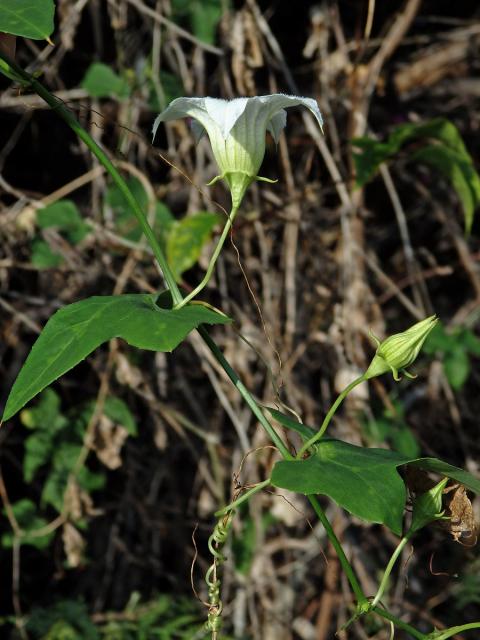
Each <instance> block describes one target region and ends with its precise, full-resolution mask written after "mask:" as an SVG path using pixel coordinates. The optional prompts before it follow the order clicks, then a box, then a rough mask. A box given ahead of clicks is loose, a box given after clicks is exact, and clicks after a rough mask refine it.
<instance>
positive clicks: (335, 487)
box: [272, 438, 406, 534]
mask: <svg viewBox="0 0 480 640" xmlns="http://www.w3.org/2000/svg"><path fill="white" fill-rule="evenodd" d="M405 462H406V460H405V458H404V457H403V456H401V455H400V454H398V453H395V452H393V451H388V450H387V449H366V448H364V447H356V446H354V445H351V444H348V443H347V442H341V441H340V440H330V439H326V438H325V439H322V440H320V442H319V444H318V445H317V448H316V452H315V454H314V455H312V456H310V458H307V459H306V460H298V461H297V460H295V461H281V462H277V464H276V465H275V467H274V469H273V473H272V484H273V485H275V486H277V487H281V488H282V489H289V490H290V491H296V492H299V493H304V494H306V495H308V494H312V493H320V494H323V495H326V496H329V497H330V498H332V500H334V501H335V502H336V503H337V504H339V505H340V506H341V507H343V508H344V509H346V510H347V511H348V512H349V513H351V514H353V515H355V516H357V517H359V518H362V519H363V520H367V521H368V522H377V523H379V524H385V525H386V526H387V527H389V528H390V529H391V530H392V531H393V532H394V533H397V534H400V533H401V531H402V516H403V509H404V505H405V500H406V490H405V485H404V483H403V481H402V479H401V478H400V476H399V475H398V473H397V469H396V468H397V466H398V465H400V464H405Z"/></svg>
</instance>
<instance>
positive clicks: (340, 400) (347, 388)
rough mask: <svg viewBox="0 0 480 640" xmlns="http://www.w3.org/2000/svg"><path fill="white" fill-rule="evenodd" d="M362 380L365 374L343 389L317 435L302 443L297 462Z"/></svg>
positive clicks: (316, 440)
mask: <svg viewBox="0 0 480 640" xmlns="http://www.w3.org/2000/svg"><path fill="white" fill-rule="evenodd" d="M364 380H365V374H362V375H361V376H360V377H358V378H355V380H354V381H353V382H351V383H350V384H349V385H348V386H347V387H345V389H344V390H343V391H342V393H341V394H340V395H339V396H338V398H337V399H336V400H335V402H334V403H333V404H332V406H331V407H330V409H329V411H328V413H327V415H326V416H325V419H324V421H323V422H322V426H321V427H320V429H319V430H318V431H317V433H316V434H315V435H314V436H312V437H311V438H310V440H307V441H306V442H305V443H304V445H303V446H302V448H301V449H300V451H299V452H298V453H297V460H301V458H302V457H303V455H304V453H305V452H306V451H308V450H309V449H310V447H311V446H312V445H314V444H315V443H316V442H318V440H320V438H321V437H322V436H323V434H324V433H325V431H326V430H327V427H328V425H329V424H330V421H331V419H332V418H333V416H334V414H335V412H336V410H337V409H338V407H339V406H340V405H341V404H342V402H343V401H344V400H345V398H346V397H347V396H348V394H349V393H350V391H351V390H352V389H354V388H355V387H356V386H357V385H359V384H360V383H361V382H364Z"/></svg>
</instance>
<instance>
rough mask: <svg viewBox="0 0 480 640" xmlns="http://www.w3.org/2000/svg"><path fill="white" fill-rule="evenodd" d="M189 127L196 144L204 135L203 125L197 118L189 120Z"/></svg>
mask: <svg viewBox="0 0 480 640" xmlns="http://www.w3.org/2000/svg"><path fill="white" fill-rule="evenodd" d="M190 129H191V131H192V133H193V137H194V138H195V144H198V143H199V142H200V140H201V139H202V138H203V136H204V135H205V127H204V126H203V124H200V122H198V121H197V120H192V121H191V122H190Z"/></svg>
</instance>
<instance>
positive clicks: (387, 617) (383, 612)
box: [372, 607, 429, 640]
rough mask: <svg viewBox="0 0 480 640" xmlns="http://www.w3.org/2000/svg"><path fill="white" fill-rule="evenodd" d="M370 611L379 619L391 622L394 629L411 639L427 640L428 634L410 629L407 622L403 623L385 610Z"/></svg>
mask: <svg viewBox="0 0 480 640" xmlns="http://www.w3.org/2000/svg"><path fill="white" fill-rule="evenodd" d="M372 611H373V612H374V613H376V614H377V616H380V617H381V618H385V620H389V621H390V622H393V624H394V625H395V626H396V627H398V628H399V629H403V630H404V631H406V632H407V633H409V634H410V635H411V636H412V638H416V640H428V639H429V634H425V633H422V632H421V631H418V630H417V629H415V627H412V626H411V625H409V624H408V622H404V621H403V620H401V619H400V618H397V616H394V615H393V614H391V613H390V611H387V610H386V609H382V607H375V608H374V609H372Z"/></svg>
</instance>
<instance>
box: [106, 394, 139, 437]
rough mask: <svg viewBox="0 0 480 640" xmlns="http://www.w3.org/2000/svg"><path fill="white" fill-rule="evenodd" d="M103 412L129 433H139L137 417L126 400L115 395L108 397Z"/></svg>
mask: <svg viewBox="0 0 480 640" xmlns="http://www.w3.org/2000/svg"><path fill="white" fill-rule="evenodd" d="M103 413H104V414H105V415H106V416H107V418H110V420H112V422H114V423H115V424H119V425H121V426H122V427H123V428H124V429H125V430H126V431H127V433H128V434H129V435H131V436H136V435H137V433H138V429H137V423H136V421H135V418H134V417H133V414H132V412H131V411H130V409H129V408H128V407H127V405H126V404H125V402H124V401H123V400H121V399H120V398H115V397H114V396H109V397H108V398H106V400H105V403H104V405H103Z"/></svg>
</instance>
